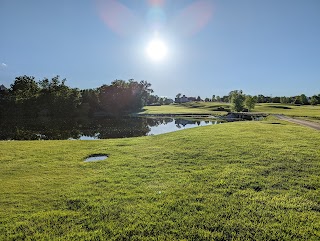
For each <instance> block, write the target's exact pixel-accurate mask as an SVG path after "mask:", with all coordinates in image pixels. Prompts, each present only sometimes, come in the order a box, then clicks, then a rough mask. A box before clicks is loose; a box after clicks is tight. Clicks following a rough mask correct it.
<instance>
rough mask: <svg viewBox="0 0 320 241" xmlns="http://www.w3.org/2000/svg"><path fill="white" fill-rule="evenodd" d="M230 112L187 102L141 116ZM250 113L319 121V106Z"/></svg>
mask: <svg viewBox="0 0 320 241" xmlns="http://www.w3.org/2000/svg"><path fill="white" fill-rule="evenodd" d="M219 107H220V108H221V107H222V108H225V109H226V110H230V104H229V103H219V102H189V103H185V104H181V105H163V106H146V107H145V109H144V111H143V112H141V114H175V113H177V114H190V113H194V114H212V115H226V114H227V112H226V111H219V109H218V108H219ZM252 112H262V113H267V114H283V115H288V116H293V117H295V116H296V117H310V118H311V119H313V120H320V105H317V106H312V105H304V106H296V105H291V104H273V103H263V104H257V105H256V107H255V109H254V110H252Z"/></svg>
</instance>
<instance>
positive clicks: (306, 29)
mask: <svg viewBox="0 0 320 241" xmlns="http://www.w3.org/2000/svg"><path fill="white" fill-rule="evenodd" d="M155 41H156V42H157V43H158V45H157V44H156V46H153V45H154V42H155ZM159 43H160V44H159ZM150 46H151V47H150ZM150 48H151V50H150ZM150 51H151V53H150ZM20 75H30V76H35V77H36V79H37V80H40V79H43V78H44V77H48V78H52V77H54V76H56V75H60V76H61V78H66V79H67V82H66V84H67V85H69V86H71V87H77V88H80V89H87V88H97V87H100V86H101V85H103V84H110V83H111V82H112V81H113V80H116V79H122V80H129V79H134V80H136V81H140V80H146V81H148V82H149V83H151V84H152V88H153V89H154V91H155V94H157V95H159V96H166V97H169V98H174V97H175V96H176V94H178V93H181V94H185V95H186V96H201V97H202V98H205V97H211V96H212V95H219V96H223V95H227V94H228V93H229V92H230V91H232V90H236V89H239V90H240V89H241V90H243V91H244V93H246V94H251V95H257V94H263V95H268V96H294V95H298V94H302V93H304V94H306V95H307V96H312V95H314V94H319V93H320V1H319V0H193V1H192V0H105V1H104V0H81V1H79V0H68V1H65V0H55V1H50V0H28V1H25V0H0V85H1V84H4V85H5V86H7V87H10V84H12V83H13V82H14V78H15V77H17V76H20Z"/></svg>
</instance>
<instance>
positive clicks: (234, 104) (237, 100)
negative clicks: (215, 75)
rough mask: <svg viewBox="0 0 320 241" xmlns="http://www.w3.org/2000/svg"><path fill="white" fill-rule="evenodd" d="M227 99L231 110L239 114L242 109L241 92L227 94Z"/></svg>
mask: <svg viewBox="0 0 320 241" xmlns="http://www.w3.org/2000/svg"><path fill="white" fill-rule="evenodd" d="M229 98H230V102H231V109H232V110H233V111H236V112H240V111H242V110H243V107H244V100H245V97H244V94H243V92H242V90H233V91H231V92H230V93H229Z"/></svg>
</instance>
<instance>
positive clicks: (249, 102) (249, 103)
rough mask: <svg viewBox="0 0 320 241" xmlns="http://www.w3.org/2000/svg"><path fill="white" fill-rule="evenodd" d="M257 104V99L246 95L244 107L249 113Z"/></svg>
mask: <svg viewBox="0 0 320 241" xmlns="http://www.w3.org/2000/svg"><path fill="white" fill-rule="evenodd" d="M256 103H257V99H256V98H255V97H252V96H251V95H246V97H245V101H244V105H245V106H246V107H247V109H248V110H249V111H251V110H253V109H254V107H255V105H256Z"/></svg>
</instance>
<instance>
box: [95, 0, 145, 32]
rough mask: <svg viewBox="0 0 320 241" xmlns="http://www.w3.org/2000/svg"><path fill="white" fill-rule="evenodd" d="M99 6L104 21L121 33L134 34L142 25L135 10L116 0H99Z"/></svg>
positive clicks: (113, 29)
mask: <svg viewBox="0 0 320 241" xmlns="http://www.w3.org/2000/svg"><path fill="white" fill-rule="evenodd" d="M97 8H98V12H99V15H100V17H101V18H102V20H103V21H104V23H105V24H106V25H107V26H108V27H109V28H110V29H111V30H112V31H114V32H115V33H117V34H119V35H123V36H128V35H131V34H134V33H136V32H137V30H138V29H139V28H140V27H141V26H142V23H141V21H140V20H139V18H138V17H137V16H136V15H135V14H134V12H133V11H132V10H131V9H129V8H128V7H127V6H125V5H123V4H122V3H120V2H118V1H116V0H105V1H103V0H97Z"/></svg>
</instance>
